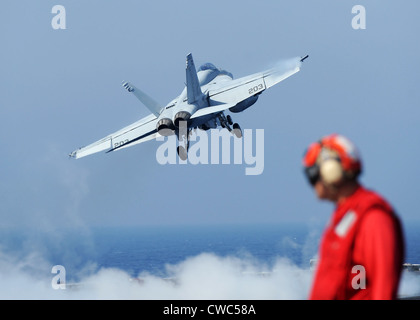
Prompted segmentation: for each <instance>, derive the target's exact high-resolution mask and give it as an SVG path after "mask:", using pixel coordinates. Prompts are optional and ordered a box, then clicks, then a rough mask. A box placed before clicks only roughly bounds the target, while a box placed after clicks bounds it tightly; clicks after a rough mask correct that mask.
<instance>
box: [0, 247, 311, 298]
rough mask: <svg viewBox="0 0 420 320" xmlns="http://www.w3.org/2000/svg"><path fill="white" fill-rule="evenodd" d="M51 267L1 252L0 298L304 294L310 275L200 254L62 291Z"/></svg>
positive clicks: (100, 274) (280, 264)
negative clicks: (160, 271) (159, 269)
mask: <svg viewBox="0 0 420 320" xmlns="http://www.w3.org/2000/svg"><path fill="white" fill-rule="evenodd" d="M51 268H52V266H50V265H49V264H48V263H46V262H45V261H42V259H41V258H40V257H39V256H36V255H30V256H28V257H27V258H25V259H22V260H21V261H16V260H15V259H12V258H10V257H8V256H6V255H1V256H0V283H1V284H2V285H1V287H0V299H53V300H55V299H152V300H154V299H156V300H157V299H159V300H172V299H173V300H177V299H195V300H197V299H227V300H229V299H255V300H258V299H306V298H307V294H308V290H309V286H310V282H311V277H312V272H311V271H310V270H309V269H306V270H305V269H301V268H299V267H297V266H296V265H294V264H293V263H291V262H290V261H289V260H287V259H281V258H279V259H278V260H277V261H275V263H274V264H272V265H271V266H268V265H266V264H264V263H261V262H259V261H257V260H256V259H254V258H253V257H251V256H246V257H235V256H226V257H220V256H217V255H215V254H212V253H202V254H199V255H197V256H194V257H190V258H187V259H185V260H184V261H182V262H180V263H179V264H176V265H167V266H166V271H167V274H168V277H167V278H161V277H157V276H155V275H152V274H149V273H141V274H139V275H138V277H137V278H133V277H132V276H131V275H130V274H129V273H127V272H125V271H123V270H120V269H114V268H103V269H100V270H99V271H96V272H95V273H93V274H91V275H87V276H85V277H81V279H80V281H78V282H77V283H69V282H68V281H67V283H66V289H64V290H63V289H54V288H53V285H52V282H54V279H53V278H54V276H56V274H53V273H50V272H51Z"/></svg>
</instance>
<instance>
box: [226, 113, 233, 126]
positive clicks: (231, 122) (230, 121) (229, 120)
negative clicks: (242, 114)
mask: <svg viewBox="0 0 420 320" xmlns="http://www.w3.org/2000/svg"><path fill="white" fill-rule="evenodd" d="M226 120H227V122H228V123H229V124H230V125H232V124H233V121H232V117H231V116H230V114H228V115H227V116H226Z"/></svg>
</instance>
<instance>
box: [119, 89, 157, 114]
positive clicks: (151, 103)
mask: <svg viewBox="0 0 420 320" xmlns="http://www.w3.org/2000/svg"><path fill="white" fill-rule="evenodd" d="M122 86H123V87H124V88H125V89H126V90H127V91H128V92H131V93H133V94H134V95H135V96H136V98H137V99H139V100H140V101H141V103H143V104H144V105H145V106H146V107H147V109H149V110H150V111H151V112H152V113H153V114H154V115H155V116H158V115H159V114H160V112H161V110H162V106H161V105H160V104H159V103H157V102H156V101H155V100H153V99H152V98H151V97H149V96H148V95H147V94H146V93H144V92H143V91H141V90H140V89H138V88H136V87H135V86H133V85H132V84H131V83H130V82H126V81H123V83H122Z"/></svg>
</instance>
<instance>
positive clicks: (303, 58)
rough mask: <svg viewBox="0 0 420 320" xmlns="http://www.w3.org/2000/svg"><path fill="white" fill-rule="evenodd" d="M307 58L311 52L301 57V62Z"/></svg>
mask: <svg viewBox="0 0 420 320" xmlns="http://www.w3.org/2000/svg"><path fill="white" fill-rule="evenodd" d="M307 58H309V54H307V55H306V56H304V57H301V59H300V62H303V61H304V60H305V59H307Z"/></svg>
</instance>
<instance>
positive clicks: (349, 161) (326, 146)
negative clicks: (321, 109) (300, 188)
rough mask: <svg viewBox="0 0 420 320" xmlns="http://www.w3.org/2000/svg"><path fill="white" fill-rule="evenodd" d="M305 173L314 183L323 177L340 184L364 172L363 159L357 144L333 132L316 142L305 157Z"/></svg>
mask: <svg viewBox="0 0 420 320" xmlns="http://www.w3.org/2000/svg"><path fill="white" fill-rule="evenodd" d="M303 166H304V170H305V174H306V176H307V178H308V180H309V182H310V183H311V184H312V185H315V183H316V182H317V181H318V180H319V179H321V180H322V181H323V182H324V183H325V184H328V185H338V184H340V183H341V182H343V181H345V180H346V179H347V180H349V179H356V178H357V177H358V176H359V174H360V173H361V172H362V161H361V159H360V155H359V152H358V150H357V148H356V146H355V145H354V144H353V142H351V141H350V140H349V139H347V138H346V137H344V136H342V135H338V134H331V135H328V136H325V137H323V138H322V139H321V140H319V141H318V142H314V143H312V144H311V145H309V147H308V148H307V150H306V152H305V154H304V157H303Z"/></svg>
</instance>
